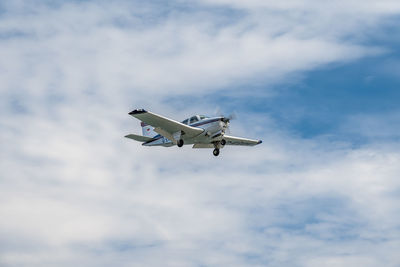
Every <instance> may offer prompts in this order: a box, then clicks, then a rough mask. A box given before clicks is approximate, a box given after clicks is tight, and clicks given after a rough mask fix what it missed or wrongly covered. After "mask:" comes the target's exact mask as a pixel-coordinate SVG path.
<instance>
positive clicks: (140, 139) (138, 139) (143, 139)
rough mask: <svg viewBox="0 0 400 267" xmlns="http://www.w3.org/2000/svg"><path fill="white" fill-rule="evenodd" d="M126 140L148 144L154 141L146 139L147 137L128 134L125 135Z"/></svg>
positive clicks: (149, 138)
mask: <svg viewBox="0 0 400 267" xmlns="http://www.w3.org/2000/svg"><path fill="white" fill-rule="evenodd" d="M125 137H126V138H130V139H133V140H136V141H139V142H148V141H151V140H153V138H151V137H146V136H141V135H136V134H128V135H125Z"/></svg>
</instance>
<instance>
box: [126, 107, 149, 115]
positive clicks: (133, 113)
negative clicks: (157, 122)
mask: <svg viewBox="0 0 400 267" xmlns="http://www.w3.org/2000/svg"><path fill="white" fill-rule="evenodd" d="M146 112H147V111H146V110H144V109H143V108H139V109H135V110H132V111H131V112H129V113H128V114H129V115H132V116H133V115H137V114H142V113H146Z"/></svg>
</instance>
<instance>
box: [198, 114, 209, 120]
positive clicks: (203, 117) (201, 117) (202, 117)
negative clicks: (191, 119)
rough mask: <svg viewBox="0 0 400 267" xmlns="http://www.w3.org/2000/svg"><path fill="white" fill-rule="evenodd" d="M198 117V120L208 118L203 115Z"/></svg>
mask: <svg viewBox="0 0 400 267" xmlns="http://www.w3.org/2000/svg"><path fill="white" fill-rule="evenodd" d="M199 117H200V120H204V119H207V118H208V117H207V116H204V115H199Z"/></svg>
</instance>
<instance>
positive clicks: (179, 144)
mask: <svg viewBox="0 0 400 267" xmlns="http://www.w3.org/2000/svg"><path fill="white" fill-rule="evenodd" d="M176 144H177V145H178V147H182V146H183V140H182V139H179V141H178V142H177V143H176Z"/></svg>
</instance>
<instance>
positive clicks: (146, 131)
mask: <svg viewBox="0 0 400 267" xmlns="http://www.w3.org/2000/svg"><path fill="white" fill-rule="evenodd" d="M140 126H142V133H143V136H146V137H154V136H156V135H157V133H156V132H155V131H154V127H152V126H150V125H148V124H146V123H144V122H141V123H140Z"/></svg>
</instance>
